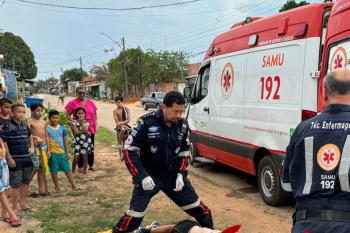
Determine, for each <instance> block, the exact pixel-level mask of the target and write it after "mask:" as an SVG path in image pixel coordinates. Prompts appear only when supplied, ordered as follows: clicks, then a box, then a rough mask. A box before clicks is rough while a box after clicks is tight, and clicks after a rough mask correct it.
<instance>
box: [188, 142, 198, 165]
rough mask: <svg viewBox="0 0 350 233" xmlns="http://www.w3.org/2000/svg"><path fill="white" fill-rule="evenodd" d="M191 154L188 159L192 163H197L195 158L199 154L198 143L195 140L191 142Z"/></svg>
mask: <svg viewBox="0 0 350 233" xmlns="http://www.w3.org/2000/svg"><path fill="white" fill-rule="evenodd" d="M189 154H190V156H189V159H188V161H189V162H190V164H191V165H193V164H194V163H195V158H196V156H197V155H198V153H197V148H196V145H195V144H194V143H193V142H190V153H189Z"/></svg>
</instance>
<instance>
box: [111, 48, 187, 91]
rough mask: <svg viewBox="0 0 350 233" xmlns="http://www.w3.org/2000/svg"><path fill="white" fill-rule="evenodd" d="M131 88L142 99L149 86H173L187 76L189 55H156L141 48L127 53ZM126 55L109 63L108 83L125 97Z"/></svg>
mask: <svg viewBox="0 0 350 233" xmlns="http://www.w3.org/2000/svg"><path fill="white" fill-rule="evenodd" d="M125 52H126V53H127V58H128V61H127V73H128V88H129V89H130V88H134V90H135V91H134V94H135V95H137V96H140V95H143V86H144V85H148V84H150V83H159V82H172V81H173V80H175V79H179V78H181V77H183V76H185V75H186V74H185V73H184V70H185V68H186V67H187V66H188V60H189V54H188V53H186V52H184V51H154V50H147V51H146V52H143V51H142V50H141V49H140V48H132V49H127V50H126V51H125ZM123 59H124V53H123V52H121V53H120V54H119V55H118V56H117V57H116V58H113V59H111V60H110V61H109V62H108V70H109V72H110V77H109V78H108V79H107V80H106V85H107V87H110V88H111V89H113V90H117V91H118V92H119V93H123V89H124V76H123V62H124V60H123Z"/></svg>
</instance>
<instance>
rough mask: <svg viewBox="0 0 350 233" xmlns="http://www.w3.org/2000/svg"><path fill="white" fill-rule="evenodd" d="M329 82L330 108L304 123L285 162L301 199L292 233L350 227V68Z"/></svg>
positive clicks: (341, 231)
mask: <svg viewBox="0 0 350 233" xmlns="http://www.w3.org/2000/svg"><path fill="white" fill-rule="evenodd" d="M323 85H324V101H325V105H326V109H325V111H324V112H322V113H321V114H319V115H317V116H315V117H313V118H311V119H308V120H306V121H303V122H301V123H300V124H299V125H298V127H297V128H296V130H295V133H294V134H293V136H292V138H291V140H290V143H289V145H288V147H287V156H286V160H285V161H284V165H283V177H282V182H283V186H284V187H285V188H289V189H290V191H293V196H294V199H295V203H296V204H295V207H296V212H295V214H294V215H293V223H294V225H293V228H292V233H331V232H332V233H333V232H334V233H335V232H336V233H348V232H350V186H349V168H350V71H349V70H346V69H342V70H337V71H335V72H331V73H330V74H328V75H327V76H326V77H325V79H324V83H323Z"/></svg>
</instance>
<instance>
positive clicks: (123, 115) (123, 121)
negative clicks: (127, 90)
mask: <svg viewBox="0 0 350 233" xmlns="http://www.w3.org/2000/svg"><path fill="white" fill-rule="evenodd" d="M114 101H115V104H116V105H117V108H116V109H114V110H113V117H114V122H115V125H116V126H115V129H114V130H115V131H116V132H117V135H118V142H119V147H121V146H122V145H123V140H124V134H125V131H126V130H130V128H131V127H130V126H129V125H128V124H129V122H130V110H129V109H128V108H127V107H126V106H124V105H123V97H122V96H117V97H116V98H115V99H114Z"/></svg>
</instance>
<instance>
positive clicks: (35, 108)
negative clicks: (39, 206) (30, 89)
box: [29, 103, 50, 196]
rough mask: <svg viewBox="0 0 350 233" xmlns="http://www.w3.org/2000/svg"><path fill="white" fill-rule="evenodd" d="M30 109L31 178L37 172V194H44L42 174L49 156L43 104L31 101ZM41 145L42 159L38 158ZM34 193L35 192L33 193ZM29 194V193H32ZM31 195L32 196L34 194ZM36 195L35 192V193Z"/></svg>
mask: <svg viewBox="0 0 350 233" xmlns="http://www.w3.org/2000/svg"><path fill="white" fill-rule="evenodd" d="M30 110H31V112H32V119H31V120H30V122H29V128H30V131H31V133H32V136H33V140H34V155H33V156H32V161H33V165H34V169H33V173H32V177H31V179H33V177H34V176H35V174H36V173H38V175H37V177H38V188H39V195H46V192H47V190H45V186H44V178H45V177H44V176H45V175H48V173H49V171H48V158H50V152H48V147H47V144H48V141H49V136H48V133H47V122H46V121H44V120H43V119H42V117H43V115H44V114H43V112H44V106H43V105H42V104H41V103H32V104H31V105H30ZM40 146H41V151H42V157H43V161H41V158H40V150H39V147H40ZM33 194H34V195H35V194H36V193H33ZM33 194H31V195H33ZM34 195H33V196H34ZM36 196H37V194H36Z"/></svg>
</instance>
